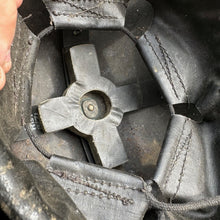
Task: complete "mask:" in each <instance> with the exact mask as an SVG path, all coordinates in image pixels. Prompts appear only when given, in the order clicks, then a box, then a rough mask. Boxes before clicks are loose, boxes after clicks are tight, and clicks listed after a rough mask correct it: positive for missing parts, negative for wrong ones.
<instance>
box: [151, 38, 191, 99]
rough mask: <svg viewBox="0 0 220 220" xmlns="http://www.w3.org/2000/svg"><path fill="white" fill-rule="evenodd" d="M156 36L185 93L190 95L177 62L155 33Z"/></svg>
mask: <svg viewBox="0 0 220 220" xmlns="http://www.w3.org/2000/svg"><path fill="white" fill-rule="evenodd" d="M154 36H155V39H156V40H157V42H158V44H159V46H160V48H161V50H163V52H164V54H165V55H166V57H167V59H168V61H169V63H170V64H171V66H172V68H173V70H174V72H175V73H176V76H177V78H178V79H179V82H180V84H181V86H182V88H183V91H184V93H185V95H186V96H187V97H188V95H187V91H186V87H185V85H184V82H183V80H182V78H181V76H180V74H179V72H178V70H177V68H176V66H175V64H174V62H173V61H172V59H171V57H170V55H169V53H168V52H167V50H166V49H165V48H164V47H163V46H162V43H161V41H160V39H159V37H158V36H156V35H154Z"/></svg>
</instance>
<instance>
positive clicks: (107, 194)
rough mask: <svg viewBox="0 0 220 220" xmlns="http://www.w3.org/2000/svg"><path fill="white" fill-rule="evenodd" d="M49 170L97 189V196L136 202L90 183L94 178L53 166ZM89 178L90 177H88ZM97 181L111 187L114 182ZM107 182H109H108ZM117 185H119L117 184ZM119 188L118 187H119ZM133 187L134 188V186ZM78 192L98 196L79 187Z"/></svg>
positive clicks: (129, 203)
mask: <svg viewBox="0 0 220 220" xmlns="http://www.w3.org/2000/svg"><path fill="white" fill-rule="evenodd" d="M48 171H49V172H50V173H52V174H54V175H56V176H58V177H59V178H62V179H66V180H70V181H71V182H73V183H75V184H80V185H83V186H86V187H88V188H90V189H93V190H95V191H98V192H100V194H97V196H99V197H100V196H101V197H103V196H105V197H107V198H108V199H115V200H120V201H121V202H122V204H123V205H133V204H134V200H133V199H130V198H126V197H122V196H121V195H119V194H117V193H114V192H111V191H108V190H106V189H103V188H102V187H98V185H95V184H93V183H90V182H91V181H93V180H94V179H91V178H89V180H85V179H83V178H82V177H79V176H77V175H74V174H71V173H68V172H64V171H60V170H52V169H51V168H49V169H48ZM87 179H88V177H87ZM94 181H95V182H96V184H98V183H100V184H102V185H107V186H108V187H111V186H113V184H112V183H110V182H108V183H107V182H105V181H104V180H98V179H95V180H94ZM106 183H107V184H106ZM116 187H117V186H116ZM117 188H118V187H117ZM123 189H131V187H130V188H123ZM132 189H133V188H132ZM71 190H72V189H70V188H68V189H67V191H69V192H70V191H71ZM138 191H139V192H142V189H140V190H138ZM77 193H83V194H84V195H87V194H92V196H96V194H95V193H94V192H91V193H89V192H88V191H87V190H84V191H83V192H80V191H79V190H78V189H77Z"/></svg>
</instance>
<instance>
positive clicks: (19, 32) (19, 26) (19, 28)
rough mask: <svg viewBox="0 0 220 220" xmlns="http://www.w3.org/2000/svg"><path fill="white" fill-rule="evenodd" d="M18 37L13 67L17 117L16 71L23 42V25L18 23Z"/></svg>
mask: <svg viewBox="0 0 220 220" xmlns="http://www.w3.org/2000/svg"><path fill="white" fill-rule="evenodd" d="M17 26H18V37H17V42H16V45H15V59H14V61H13V63H14V64H13V65H14V68H13V71H12V76H13V79H14V88H13V93H14V112H15V115H16V111H17V107H18V102H17V101H18V95H17V85H16V81H17V80H16V78H17V77H16V71H17V68H16V64H17V60H18V49H19V46H20V40H21V25H20V23H19V22H18V25H17Z"/></svg>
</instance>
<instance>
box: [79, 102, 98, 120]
mask: <svg viewBox="0 0 220 220" xmlns="http://www.w3.org/2000/svg"><path fill="white" fill-rule="evenodd" d="M82 110H83V113H84V115H85V116H86V117H87V118H89V119H96V118H97V117H98V114H99V107H98V104H97V102H96V101H95V100H94V99H87V100H85V101H84V102H83V103H82Z"/></svg>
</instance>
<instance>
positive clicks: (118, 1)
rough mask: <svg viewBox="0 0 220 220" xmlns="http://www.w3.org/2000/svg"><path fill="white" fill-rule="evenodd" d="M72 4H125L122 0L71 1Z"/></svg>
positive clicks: (60, 0) (59, 0)
mask: <svg viewBox="0 0 220 220" xmlns="http://www.w3.org/2000/svg"><path fill="white" fill-rule="evenodd" d="M52 1H57V2H61V3H62V2H63V1H64V0H52ZM71 1H72V2H76V1H77V2H80V1H81V2H83V3H86V2H88V3H91V2H93V3H97V2H103V3H109V4H126V3H127V2H126V1H124V0H93V1H92V0H71Z"/></svg>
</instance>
